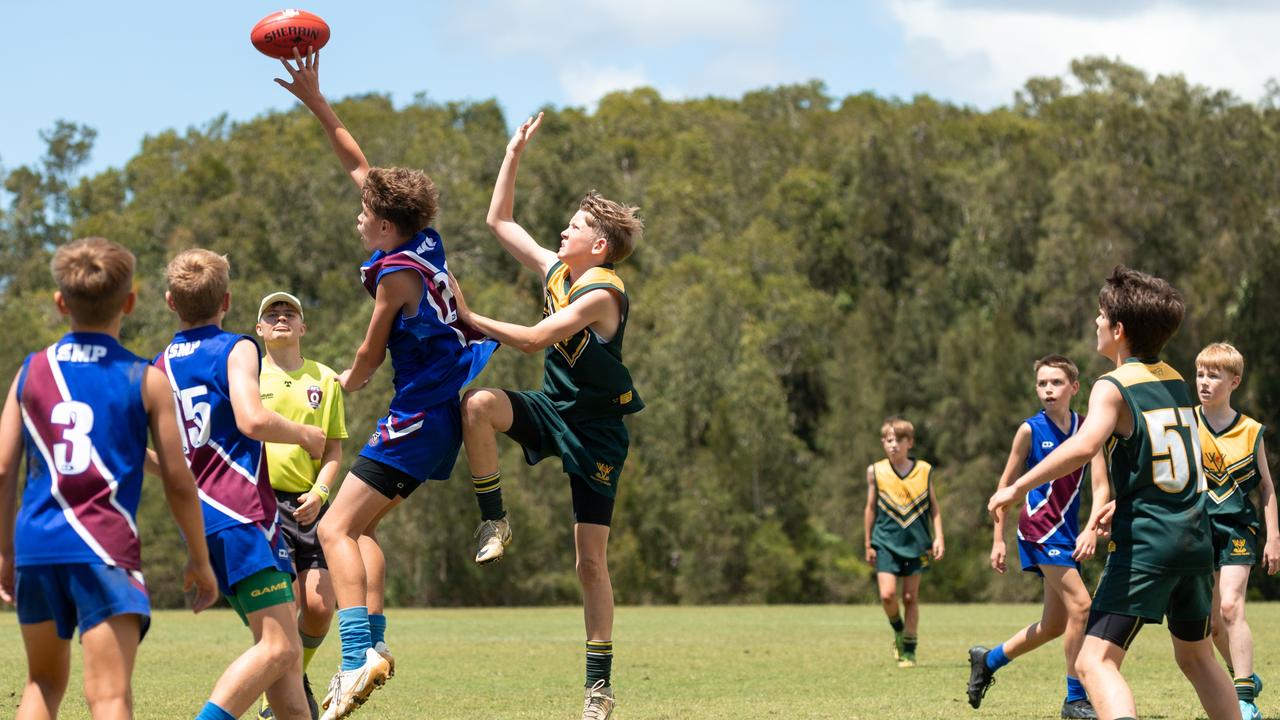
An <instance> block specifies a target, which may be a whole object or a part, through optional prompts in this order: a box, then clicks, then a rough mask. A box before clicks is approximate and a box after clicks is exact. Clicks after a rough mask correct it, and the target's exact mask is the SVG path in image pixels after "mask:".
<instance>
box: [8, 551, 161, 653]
mask: <svg viewBox="0 0 1280 720" xmlns="http://www.w3.org/2000/svg"><path fill="white" fill-rule="evenodd" d="M16 576H17V581H16V585H17V587H16V588H15V589H14V590H15V595H16V600H17V604H18V622H19V623H21V624H23V625H34V624H35V623H42V622H48V621H50V620H52V621H53V622H54V625H55V626H56V627H57V631H58V637H60V638H62V639H63V640H70V639H71V636H72V634H73V633H74V632H75V629H76V628H77V627H79V628H80V634H81V635H82V636H83V635H84V633H85V631H86V630H89V629H91V628H93V627H94V626H95V625H97V624H99V623H101V622H102V621H103V620H106V619H107V618H110V617H114V616H116V615H127V614H133V615H137V616H138V619H139V620H140V621H141V628H140V630H141V635H139V636H138V640H139V642H141V640H142V638H143V637H145V636H146V634H147V628H149V627H150V626H151V599H150V598H149V597H148V595H147V586H146V584H145V583H144V582H143V579H142V573H140V572H131V571H129V570H125V569H124V568H122V567H115V566H112V565H96V564H90V563H70V564H67V565H27V566H25V567H20V568H18V569H17V573H16Z"/></svg>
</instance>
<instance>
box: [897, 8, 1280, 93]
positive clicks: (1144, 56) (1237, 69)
mask: <svg viewBox="0 0 1280 720" xmlns="http://www.w3.org/2000/svg"><path fill="white" fill-rule="evenodd" d="M1030 7H1031V6H1030V5H1026V6H1021V7H1020V6H1018V5H1017V4H1013V3H1001V2H994V1H988V2H973V1H972V0H969V1H967V2H966V1H965V0H952V1H951V2H948V1H946V0H890V2H889V8H890V11H891V12H892V14H893V15H894V17H895V18H896V19H897V20H898V22H899V23H900V24H901V26H902V28H903V33H904V36H905V38H906V40H907V52H908V56H907V58H906V60H905V63H904V65H905V67H906V68H907V69H908V71H909V72H910V73H911V75H912V80H913V81H914V82H916V83H919V84H921V85H922V86H923V88H924V89H925V90H927V91H929V92H931V93H936V94H940V95H943V96H945V97H950V98H954V99H957V100H960V101H964V102H973V103H976V104H978V105H980V106H984V107H985V106H991V105H996V104H1002V103H1007V102H1009V101H1010V100H1011V99H1012V97H1013V92H1014V90H1016V89H1018V88H1020V87H1021V86H1022V84H1023V83H1024V82H1025V81H1026V80H1027V78H1029V77H1032V76H1036V75H1062V74H1064V73H1065V72H1066V71H1067V69H1068V65H1069V63H1070V61H1071V60H1072V59H1075V58H1080V57H1083V56H1085V55H1105V56H1107V57H1119V58H1120V59H1122V60H1123V61H1125V62H1127V63H1129V64H1131V65H1134V66H1136V67H1138V68H1141V69H1142V70H1144V71H1146V72H1148V73H1153V74H1173V73H1181V74H1183V75H1185V76H1186V77H1187V79H1188V80H1190V81H1191V82H1193V83H1198V84H1201V85H1207V86H1209V87H1212V88H1226V89H1229V90H1231V91H1233V92H1235V93H1236V94H1238V95H1240V96H1241V97H1244V98H1246V99H1256V98H1257V97H1258V96H1260V95H1261V94H1262V92H1263V85H1264V83H1265V82H1266V80H1267V79H1268V78H1269V77H1271V76H1272V75H1274V74H1275V68H1276V64H1275V62H1274V52H1273V48H1274V43H1275V40H1274V38H1275V35H1276V31H1277V30H1280V7H1277V6H1275V5H1268V4H1263V3H1252V2H1251V3H1244V4H1241V5H1236V6H1226V5H1222V4H1217V3H1213V4H1208V3H1206V4H1203V5H1201V4H1194V3H1186V2H1151V3H1137V4H1134V5H1131V6H1130V7H1127V8H1125V9H1126V10H1127V12H1125V13H1117V12H1101V11H1100V12H1098V13H1096V14H1092V15H1091V14H1087V13H1082V12H1080V9H1079V8H1072V7H1061V8H1056V9H1055V8H1048V9H1046V7H1045V6H1044V5H1039V6H1037V7H1035V8H1034V9H1027V8H1030Z"/></svg>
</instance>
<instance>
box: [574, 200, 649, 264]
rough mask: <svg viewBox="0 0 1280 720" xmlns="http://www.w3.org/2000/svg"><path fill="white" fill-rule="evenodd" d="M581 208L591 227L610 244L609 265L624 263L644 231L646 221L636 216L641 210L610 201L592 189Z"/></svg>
mask: <svg viewBox="0 0 1280 720" xmlns="http://www.w3.org/2000/svg"><path fill="white" fill-rule="evenodd" d="M578 209H579V210H581V211H582V212H584V213H586V214H587V225H588V226H590V227H591V228H592V229H594V230H595V231H596V232H598V233H600V235H601V236H602V237H603V238H604V239H605V242H607V243H608V244H609V252H608V254H606V255H605V258H604V259H605V262H611V263H616V262H622V261H623V260H626V259H627V258H628V257H630V256H631V252H632V251H633V250H635V248H636V241H637V240H639V239H640V235H641V234H642V233H643V231H644V221H643V220H641V219H640V218H639V216H637V215H636V213H637V212H639V211H640V208H638V207H632V206H630V205H623V204H622V203H619V202H614V201H613V200H607V199H605V197H604V196H602V195H601V194H600V193H599V192H597V191H595V190H592V191H590V192H588V193H587V196H586V197H584V198H582V202H581V203H579V204H578Z"/></svg>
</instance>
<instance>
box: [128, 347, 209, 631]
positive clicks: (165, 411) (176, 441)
mask: <svg viewBox="0 0 1280 720" xmlns="http://www.w3.org/2000/svg"><path fill="white" fill-rule="evenodd" d="M142 403H143V406H144V407H145V408H146V409H147V421H148V424H149V425H150V426H151V440H152V444H153V445H155V450H154V458H153V460H154V462H155V465H156V469H157V470H158V474H159V475H160V478H161V480H162V481H163V482H164V499H165V502H167V503H168V504H169V512H170V513H172V514H173V519H174V521H175V522H177V524H178V529H179V530H181V531H182V538H183V540H185V541H186V543H187V567H186V569H185V571H184V572H183V584H182V589H183V590H190V589H191V588H192V587H194V588H195V590H196V596H195V598H194V599H193V600H192V602H191V609H192V610H193V611H195V612H200V611H201V610H204V609H205V608H207V607H209V606H210V605H212V604H213V603H214V601H216V600H217V599H218V581H217V579H215V578H214V575H213V568H212V567H210V566H209V549H208V547H207V546H206V545H205V540H204V511H203V510H201V509H200V498H199V496H198V495H197V493H196V480H195V478H194V477H193V476H192V475H191V468H190V467H188V466H187V461H186V459H185V458H184V457H183V456H182V438H181V436H179V434H178V433H179V432H181V431H180V430H179V429H178V420H177V414H176V411H175V409H174V406H173V391H172V390H171V389H170V388H169V381H168V380H166V379H165V377H164V373H162V372H161V371H160V370H158V369H157V368H154V367H148V368H147V375H146V379H145V381H144V384H143V387H142ZM152 452H153V451H150V450H149V451H148V453H152Z"/></svg>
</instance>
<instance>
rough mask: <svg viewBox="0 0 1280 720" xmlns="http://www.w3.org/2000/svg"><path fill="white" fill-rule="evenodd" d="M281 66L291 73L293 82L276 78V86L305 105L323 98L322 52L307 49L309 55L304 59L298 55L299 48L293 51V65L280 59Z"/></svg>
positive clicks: (310, 48)
mask: <svg viewBox="0 0 1280 720" xmlns="http://www.w3.org/2000/svg"><path fill="white" fill-rule="evenodd" d="M280 64H281V65H283V66H284V70H285V72H287V73H289V78H290V80H292V82H286V81H284V80H281V79H280V78H275V81H276V84H277V85H279V86H280V87H282V88H284V89H285V90H288V91H289V92H291V93H293V96H294V97H296V98H298V99H299V100H301V101H302V102H303V103H304V104H305V103H306V102H307V101H308V100H313V99H315V98H319V97H323V96H322V95H321V94H320V51H319V50H316V49H315V48H313V47H308V48H307V54H306V56H305V57H304V56H303V55H301V54H299V53H298V48H296V47H295V48H294V49H293V63H292V64H290V61H289V60H286V59H285V58H280Z"/></svg>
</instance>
